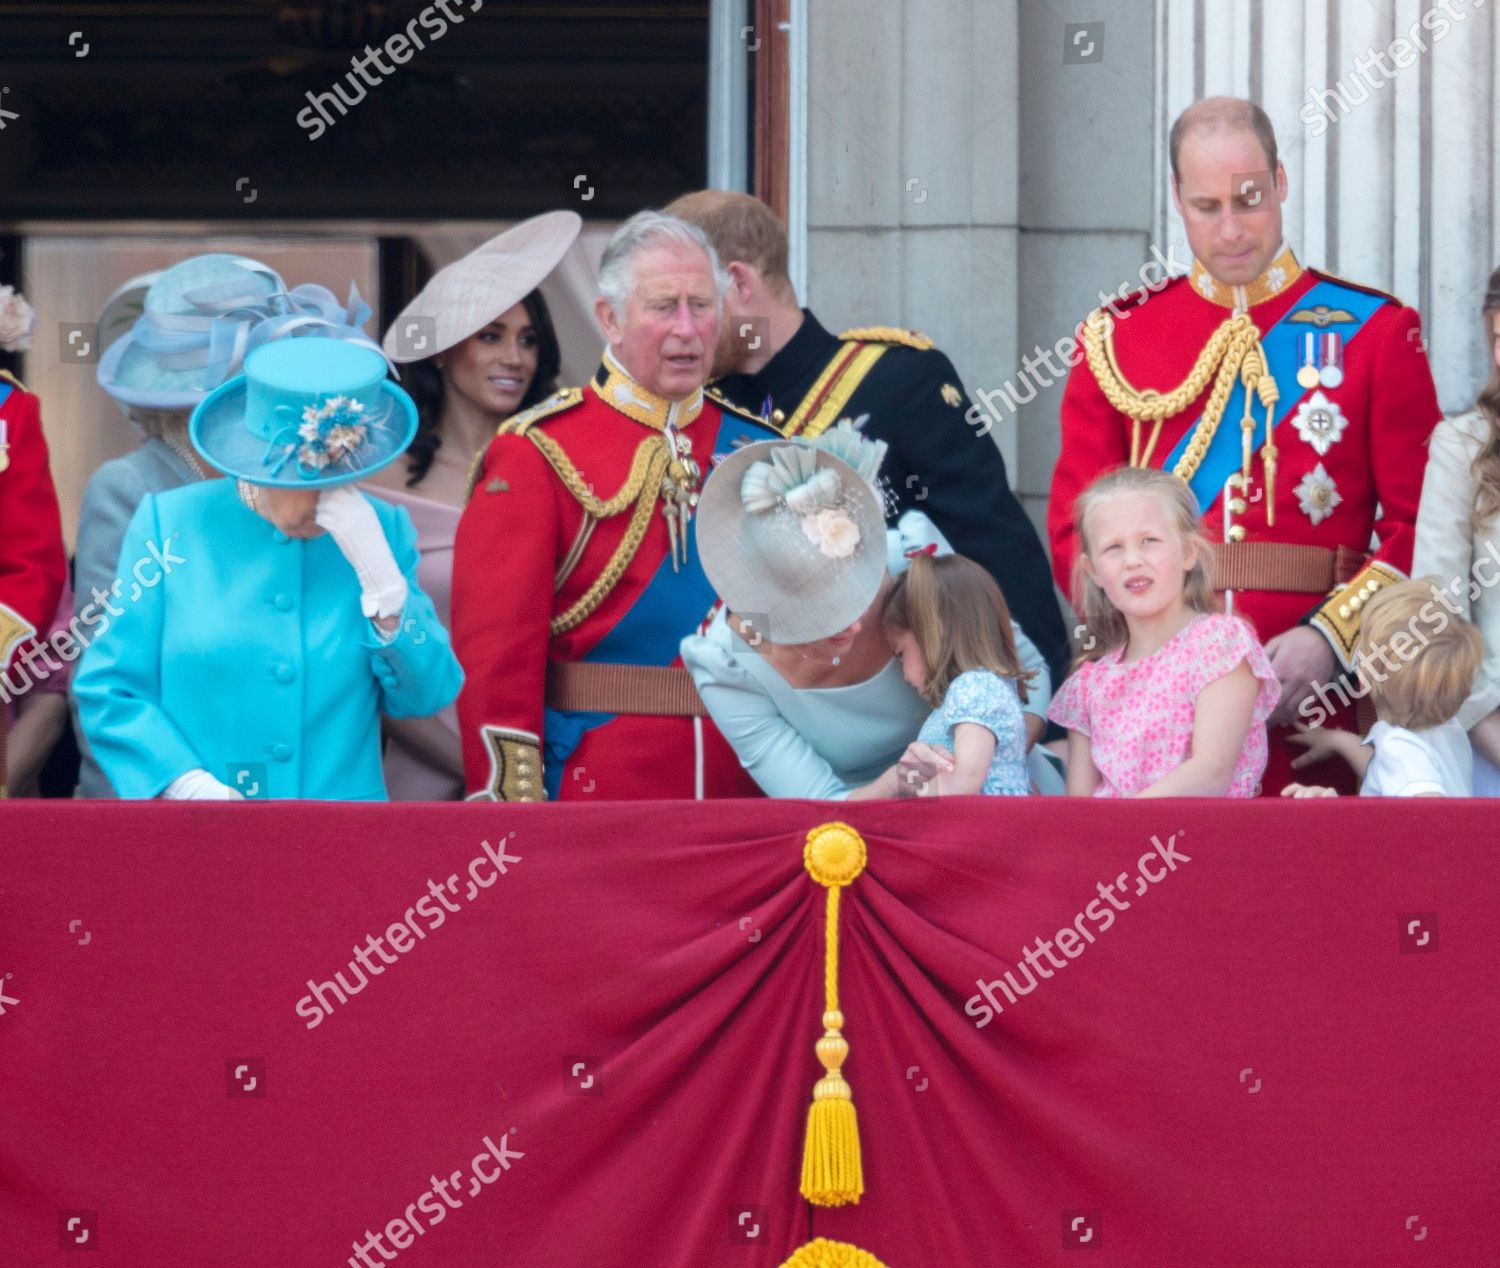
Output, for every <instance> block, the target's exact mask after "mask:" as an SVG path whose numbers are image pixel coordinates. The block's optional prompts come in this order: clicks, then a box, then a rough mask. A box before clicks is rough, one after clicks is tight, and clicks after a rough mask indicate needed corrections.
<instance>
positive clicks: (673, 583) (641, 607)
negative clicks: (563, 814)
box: [542, 413, 778, 801]
mask: <svg viewBox="0 0 1500 1268" xmlns="http://www.w3.org/2000/svg"><path fill="white" fill-rule="evenodd" d="M776 439H778V434H777V433H776V432H775V431H773V430H772V429H771V428H769V427H763V426H757V425H756V424H755V423H753V422H750V421H749V420H747V419H742V418H740V417H739V416H738V415H734V414H728V413H726V414H725V415H724V416H723V419H722V420H721V421H720V423H719V435H718V437H717V439H716V440H715V441H714V457H716V458H724V457H727V456H728V455H729V454H731V453H733V452H734V450H735V449H736V448H738V447H739V445H740V444H742V443H748V442H750V441H756V440H776ZM717 598H718V596H717V594H716V593H715V592H714V588H713V586H712V585H711V584H709V580H708V577H707V575H706V574H705V573H704V571H703V565H702V564H701V563H700V562H699V561H698V521H697V518H696V517H694V518H693V519H692V520H690V521H689V522H688V531H687V562H686V563H685V564H680V565H679V566H678V569H676V570H674V569H673V567H672V561H671V559H670V558H663V560H662V561H661V563H660V564H659V565H658V566H657V569H656V573H655V575H654V576H652V578H651V581H650V583H649V584H648V585H647V586H646V588H645V589H644V590H643V591H642V592H641V595H640V597H639V598H638V599H636V601H635V602H634V603H633V604H631V606H630V609H629V610H628V611H627V612H625V613H624V615H622V616H621V617H620V619H619V620H618V621H616V622H615V624H614V627H613V628H612V629H611V630H610V631H609V633H608V634H606V635H605V636H604V637H603V638H601V639H600V640H599V641H598V643H596V644H595V645H594V646H593V647H592V648H591V649H590V650H589V652H588V653H587V655H585V656H584V657H583V660H584V661H585V662H588V663H592V664H605V665H652V666H666V665H670V664H671V663H672V662H673V661H674V660H676V659H677V652H678V646H679V644H680V643H681V642H682V640H683V638H684V637H686V636H687V635H688V634H691V633H692V632H693V631H695V630H696V629H697V628H698V624H699V622H700V621H702V620H703V618H704V617H705V616H707V615H708V612H709V609H710V608H712V607H713V605H714V602H715V600H716V599H717ZM615 716H616V715H615V714H613V713H585V712H577V711H569V712H566V713H564V712H561V711H559V710H557V709H550V708H549V709H547V710H546V711H545V713H544V719H543V727H544V734H545V743H544V745H543V753H542V782H543V784H544V785H545V786H546V789H547V797H548V800H551V801H555V800H557V793H558V788H559V786H560V785H561V783H562V775H563V765H564V763H566V762H567V760H568V758H570V757H571V756H572V755H573V753H574V752H575V751H576V750H577V748H578V746H579V744H580V743H582V741H583V737H584V735H586V734H587V733H588V732H589V731H592V730H593V729H594V728H595V727H600V726H603V725H604V724H605V723H606V722H609V721H611V720H612V719H613V718H614V717H615Z"/></svg>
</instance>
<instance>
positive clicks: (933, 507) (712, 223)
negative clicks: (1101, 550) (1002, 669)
mask: <svg viewBox="0 0 1500 1268" xmlns="http://www.w3.org/2000/svg"><path fill="white" fill-rule="evenodd" d="M666 210H667V212H668V213H670V214H671V215H674V216H680V217H681V218H682V219H684V220H688V221H691V222H692V223H694V224H696V225H698V226H699V227H700V228H702V229H703V230H704V232H705V233H707V234H708V236H709V239H710V241H712V242H713V244H714V249H715V250H716V251H717V252H718V253H719V259H720V260H721V261H722V262H723V264H724V267H725V268H726V269H727V270H728V272H729V275H730V288H729V294H728V295H727V296H726V298H725V301H724V322H723V326H722V328H721V329H722V330H723V332H724V335H723V338H722V339H721V343H720V353H719V363H718V364H717V365H716V366H715V374H717V375H719V376H721V377H719V378H718V379H717V380H716V381H715V382H714V383H713V385H712V388H711V389H710V392H709V394H710V395H715V394H719V395H722V396H723V397H725V398H727V399H728V400H729V401H730V402H732V403H733V404H734V405H737V406H739V407H740V408H741V409H747V410H750V411H752V412H754V413H757V414H760V415H762V416H766V415H769V419H770V422H771V424H772V425H773V426H774V427H776V428H777V430H779V431H781V432H783V433H784V434H786V435H788V436H806V437H813V436H816V435H818V434H820V433H821V432H823V431H825V430H826V429H827V428H829V427H831V426H833V425H834V424H835V423H837V422H838V421H839V420H840V419H845V418H848V419H858V418H860V417H861V416H862V415H868V420H867V421H866V422H865V423H864V428H863V430H864V432H865V434H866V435H868V436H870V437H872V438H874V439H876V440H883V441H885V442H886V444H887V445H888V446H889V450H888V452H887V454H886V459H885V465H884V467H883V468H882V472H883V474H884V475H885V477H886V479H887V480H888V482H889V484H890V488H891V491H892V492H893V493H894V495H895V499H896V505H895V507H894V508H888V509H890V511H891V515H890V518H892V519H893V520H894V519H895V518H897V517H899V516H900V515H901V514H902V512H904V511H908V510H913V509H915V510H920V511H924V512H926V514H927V515H928V516H930V517H931V519H932V522H933V523H934V524H936V525H937V526H938V528H939V529H940V530H941V531H942V533H943V535H944V536H945V537H947V539H948V540H949V541H950V542H951V543H952V544H953V549H954V550H956V551H957V552H958V553H959V554H961V555H967V556H968V557H969V558H970V559H973V560H975V561H976V562H977V563H979V564H981V565H982V566H983V567H984V568H986V569H987V570H988V571H989V572H990V574H991V575H992V576H993V577H994V578H995V580H996V581H997V582H999V584H1000V588H1001V590H1003V591H1004V592H1005V598H1006V602H1007V603H1008V604H1009V605H1010V609H1011V614H1012V615H1013V616H1014V617H1015V619H1016V621H1017V622H1018V623H1019V624H1020V626H1021V628H1022V629H1024V630H1025V631H1026V633H1027V634H1028V635H1030V637H1031V640H1032V641H1033V642H1034V643H1035V644H1036V645H1037V648H1038V650H1040V651H1041V653H1042V655H1043V656H1045V657H1046V659H1047V665H1048V667H1049V668H1050V669H1051V671H1052V681H1053V685H1054V686H1056V685H1057V684H1059V683H1060V682H1061V681H1062V677H1063V674H1064V672H1065V671H1066V668H1067V661H1068V640H1067V634H1066V631H1065V629H1064V626H1063V619H1062V612H1061V611H1060V610H1059V608H1058V605H1057V600H1056V598H1055V596H1054V592H1053V589H1052V575H1051V571H1050V569H1049V568H1048V564H1047V555H1046V552H1045V551H1044V550H1043V548H1042V542H1041V538H1040V537H1038V535H1037V532H1036V529H1035V528H1033V527H1032V524H1031V521H1030V520H1029V519H1027V518H1026V513H1025V511H1023V510H1022V509H1021V504H1020V502H1019V501H1017V499H1016V495H1015V494H1014V493H1013V492H1012V491H1011V487H1010V482H1009V480H1008V479H1007V478H1006V473H1005V460H1004V459H1003V458H1002V457H1001V456H1000V450H999V449H998V448H997V447H996V446H995V444H994V442H993V441H992V440H990V439H989V437H988V436H986V435H983V434H981V433H980V432H978V431H976V430H975V429H974V428H973V427H971V426H970V425H969V424H968V423H966V422H965V421H964V415H965V413H966V412H967V411H968V409H969V398H968V395H967V394H966V393H965V392H964V389H963V384H962V383H961V382H960V381H959V377H958V373H957V372H956V371H955V370H954V368H953V363H952V362H951V361H949V360H948V358H947V357H946V356H944V355H943V353H942V352H941V351H939V350H938V349H937V348H935V347H933V344H932V340H930V339H928V338H926V337H925V336H923V335H919V334H917V333H915V332H914V331H908V330H898V329H894V328H891V327H885V326H872V327H867V328H862V329H858V330H846V331H844V332H842V333H841V334H839V335H834V334H831V333H829V331H827V330H826V329H824V327H823V326H822V325H821V324H820V323H819V321H818V319H817V318H816V317H814V316H813V315H812V313H811V312H809V311H808V310H807V309H805V308H802V307H801V306H800V305H799V304H798V302H797V292H796V290H795V289H794V288H793V286H792V283H791V278H790V277H789V276H788V274H787V242H786V230H785V228H784V227H783V226H782V224H781V222H780V221H779V220H777V219H776V216H775V215H774V214H773V213H772V211H771V210H770V208H768V207H767V206H766V205H765V204H764V203H762V202H761V201H760V200H759V199H756V198H752V197H750V196H749V195H748V194H735V193H725V192H723V191H720V190H712V189H706V190H700V191H698V192H697V193H692V194H685V195H683V196H682V197H681V198H679V199H677V200H676V201H675V202H673V203H672V204H671V205H670V206H669V207H667V208H666Z"/></svg>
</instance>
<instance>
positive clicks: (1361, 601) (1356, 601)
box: [1349, 594, 1365, 612]
mask: <svg viewBox="0 0 1500 1268" xmlns="http://www.w3.org/2000/svg"><path fill="white" fill-rule="evenodd" d="M1349 606H1350V607H1351V608H1353V609H1354V610H1355V611H1356V612H1358V611H1359V610H1360V608H1362V607H1364V606H1365V596H1364V595H1362V594H1356V595H1355V596H1354V597H1353V598H1352V599H1350V600H1349Z"/></svg>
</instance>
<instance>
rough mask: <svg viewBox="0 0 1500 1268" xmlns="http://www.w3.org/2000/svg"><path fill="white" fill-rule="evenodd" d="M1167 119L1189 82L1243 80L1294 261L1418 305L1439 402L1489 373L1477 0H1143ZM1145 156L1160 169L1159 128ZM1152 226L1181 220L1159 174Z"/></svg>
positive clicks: (1492, 128)
mask: <svg viewBox="0 0 1500 1268" xmlns="http://www.w3.org/2000/svg"><path fill="white" fill-rule="evenodd" d="M1158 6H1159V27H1160V30H1159V40H1160V43H1159V47H1160V48H1161V50H1162V53H1163V56H1162V66H1163V73H1162V74H1161V75H1160V76H1159V77H1158V83H1159V86H1160V92H1161V95H1162V102H1163V107H1164V109H1163V117H1164V119H1165V120H1166V121H1168V122H1170V120H1171V118H1172V117H1174V116H1175V115H1176V114H1177V112H1178V111H1180V110H1181V109H1182V108H1183V107H1184V106H1186V105H1187V104H1188V103H1189V102H1191V101H1193V100H1194V99H1195V98H1197V97H1201V96H1211V95H1214V94H1218V93H1232V94H1235V95H1248V96H1250V97H1252V98H1254V99H1255V100H1257V101H1259V102H1260V103H1261V105H1262V106H1264V107H1265V110H1266V112H1267V113H1268V114H1269V115H1270V116H1271V121H1272V123H1273V124H1274V125H1275V127H1276V134H1277V140H1278V142H1279V144H1280V146H1281V152H1282V161H1283V162H1284V163H1285V164H1286V169H1287V179H1288V181H1289V182H1290V185H1291V197H1290V199H1289V200H1288V203H1287V207H1286V230H1287V238H1288V241H1289V242H1290V243H1291V244H1292V246H1293V248H1294V249H1295V250H1296V251H1297V253H1298V256H1299V257H1300V258H1301V259H1302V261H1303V262H1304V263H1306V264H1309V265H1312V266H1313V267H1316V268H1322V269H1326V270H1328V271H1330V272H1333V273H1337V274H1339V275H1341V276H1346V277H1348V278H1350V279H1351V280H1353V281H1356V282H1360V283H1363V284H1366V285H1370V286H1377V287H1380V288H1382V289H1384V290H1389V291H1391V292H1392V293H1394V294H1396V295H1397V296H1399V297H1400V298H1401V299H1402V300H1404V301H1405V302H1406V303H1408V304H1411V305H1412V306H1414V307H1415V308H1417V309H1418V310H1419V311H1420V312H1421V314H1422V320H1423V326H1424V328H1425V331H1426V337H1427V342H1428V348H1429V355H1430V356H1431V358H1432V362H1433V370H1434V372H1435V374H1436V377H1437V384H1438V394H1439V397H1440V399H1441V401H1442V404H1443V408H1444V409H1445V410H1447V411H1449V412H1458V411H1461V410H1464V409H1467V408H1469V406H1470V405H1472V403H1473V400H1474V396H1475V394H1476V393H1477V391H1478V389H1479V387H1480V385H1481V384H1482V383H1483V381H1484V379H1485V378H1486V377H1487V374H1488V365H1489V362H1488V351H1487V347H1486V343H1485V340H1484V337H1483V333H1482V328H1481V325H1480V321H1479V317H1478V312H1477V310H1478V306H1479V303H1480V300H1481V299H1482V297H1483V292H1484V283H1485V280H1486V278H1487V277H1488V276H1489V273H1490V270H1491V269H1493V268H1494V267H1495V266H1496V265H1497V264H1500V223H1497V217H1496V203H1497V197H1500V175H1497V172H1500V169H1497V168H1496V167H1495V164H1494V162H1493V156H1494V153H1495V147H1496V139H1497V129H1496V124H1497V109H1500V107H1497V105H1496V102H1495V93H1494V83H1495V59H1496V44H1497V38H1500V18H1497V16H1496V6H1495V5H1493V4H1490V3H1484V2H1483V0H1363V2H1362V3H1360V4H1330V3H1326V0H1258V2H1254V3H1252V0H1215V3H1211V4H1203V3H1201V0H1158ZM1157 144H1158V147H1159V156H1158V160H1157V166H1158V168H1159V169H1162V170H1163V171H1164V157H1163V156H1164V155H1165V149H1166V136H1165V129H1162V133H1161V136H1160V137H1159V139H1158V142H1157ZM1159 185H1160V187H1159V189H1158V192H1157V203H1156V225H1157V232H1158V233H1159V234H1162V235H1165V236H1166V237H1168V238H1170V237H1172V236H1175V235H1177V234H1180V232H1181V221H1180V218H1179V217H1178V216H1177V215H1176V213H1175V211H1173V209H1172V207H1171V204H1170V201H1169V200H1168V199H1167V197H1166V187H1165V181H1164V180H1163V181H1162V182H1160V183H1159Z"/></svg>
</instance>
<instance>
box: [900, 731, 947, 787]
mask: <svg viewBox="0 0 1500 1268" xmlns="http://www.w3.org/2000/svg"><path fill="white" fill-rule="evenodd" d="M952 770H953V754H952V753H950V752H949V751H948V750H947V749H945V748H941V747H939V746H938V745H936V744H923V743H922V742H921V740H913V741H912V742H911V743H910V744H908V745H907V746H906V752H904V753H903V754H901V760H900V761H899V762H897V763H896V796H898V797H926V796H930V795H931V794H932V793H935V792H936V791H937V788H936V786H935V785H934V783H933V781H934V780H936V779H937V777H938V776H939V775H946V774H948V773H950V772H951V771H952Z"/></svg>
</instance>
